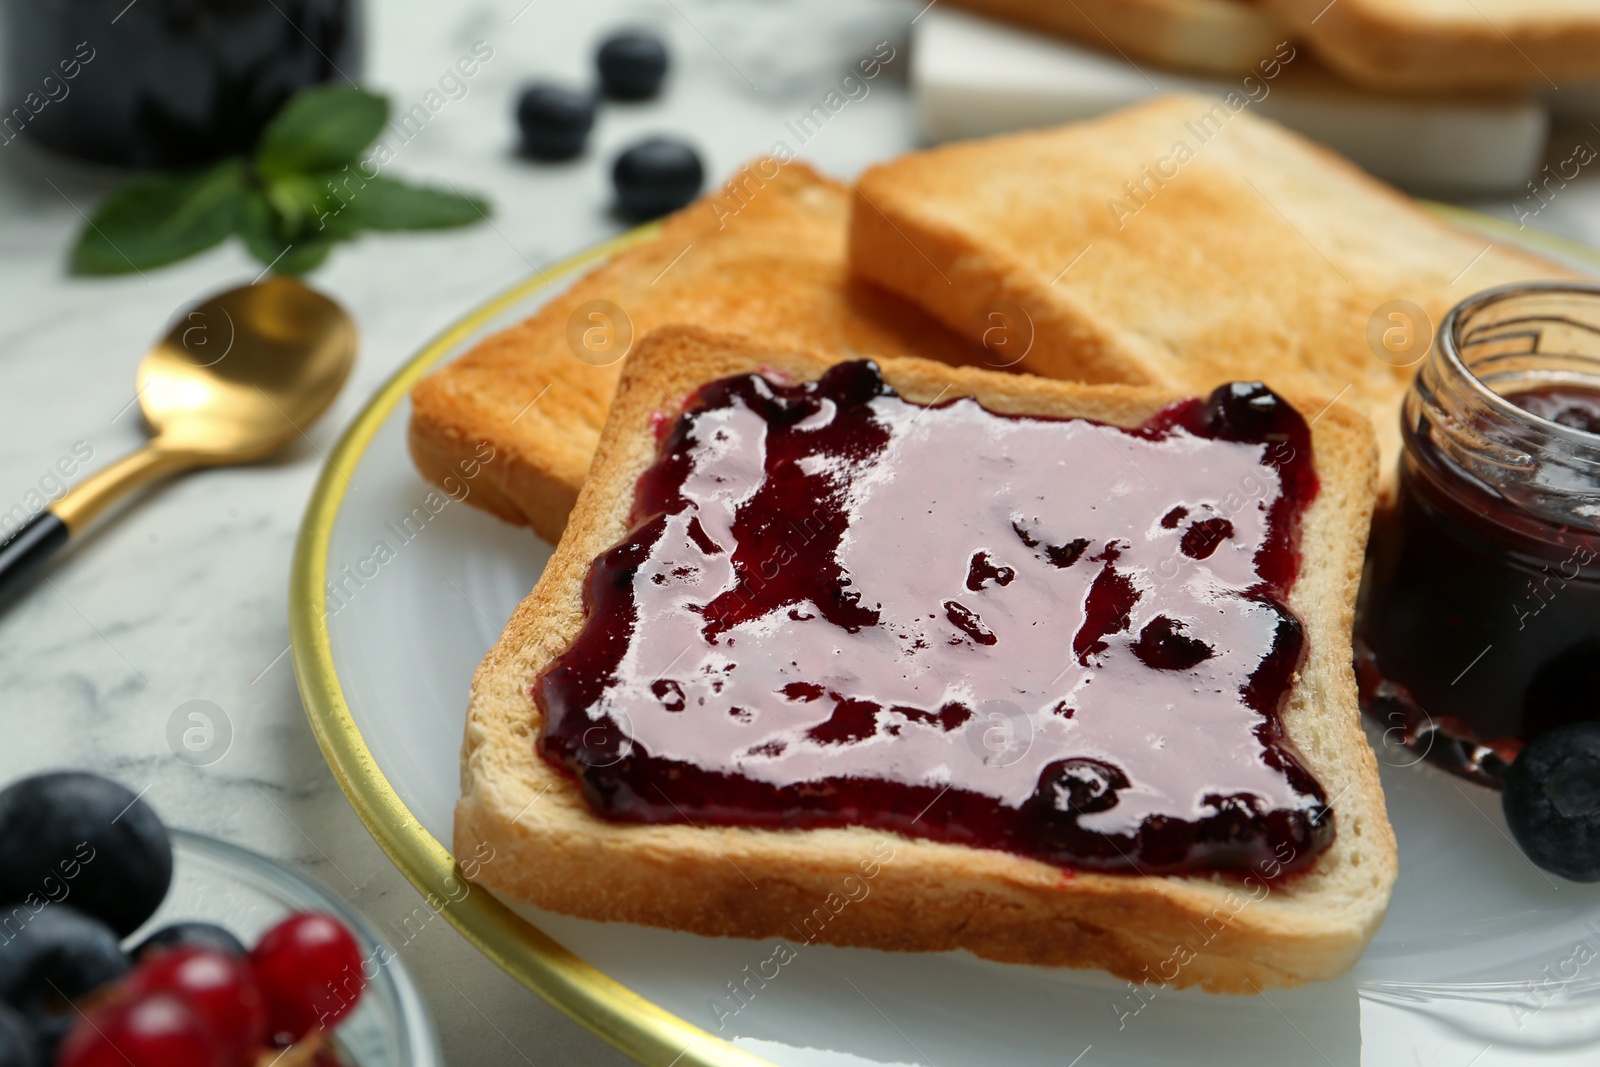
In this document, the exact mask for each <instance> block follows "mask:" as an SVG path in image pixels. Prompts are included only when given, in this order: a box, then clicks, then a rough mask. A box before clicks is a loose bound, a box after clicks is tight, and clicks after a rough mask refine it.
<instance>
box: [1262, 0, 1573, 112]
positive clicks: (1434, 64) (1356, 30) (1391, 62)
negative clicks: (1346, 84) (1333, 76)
mask: <svg viewBox="0 0 1600 1067" xmlns="http://www.w3.org/2000/svg"><path fill="white" fill-rule="evenodd" d="M1263 6H1264V7H1265V8H1266V9H1267V10H1269V11H1271V12H1273V13H1274V14H1276V15H1277V16H1279V17H1280V18H1281V19H1282V20H1283V21H1284V22H1285V23H1287V24H1288V25H1289V26H1292V27H1293V29H1294V32H1295V34H1296V35H1297V36H1299V37H1302V38H1303V39H1304V40H1305V41H1306V43H1307V44H1308V45H1309V46H1310V47H1311V49H1312V50H1313V51H1314V52H1316V53H1317V55H1318V56H1320V57H1321V58H1322V59H1323V60H1324V61H1325V62H1326V63H1327V64H1328V66H1330V67H1332V68H1333V69H1334V70H1336V71H1338V72H1339V73H1341V74H1343V75H1344V76H1346V77H1347V78H1349V79H1350V80H1351V81H1354V82H1357V83H1359V84H1362V85H1369V86H1372V87H1374V88H1378V89H1387V90H1395V91H1413V92H1415V91H1419V90H1420V91H1426V92H1442V91H1457V92H1459V91H1463V90H1466V91H1472V90H1479V91H1482V90H1496V89H1543V88H1545V87H1547V86H1548V87H1550V88H1555V87H1556V86H1557V85H1558V84H1566V83H1568V82H1573V81H1594V80H1596V79H1597V78H1600V5H1596V4H1595V3H1593V2H1592V0H1339V2H1338V3H1336V4H1329V3H1327V2H1326V0H1263Z"/></svg>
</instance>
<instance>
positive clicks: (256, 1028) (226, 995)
mask: <svg viewBox="0 0 1600 1067" xmlns="http://www.w3.org/2000/svg"><path fill="white" fill-rule="evenodd" d="M124 988H125V989H126V990H127V992H128V994H129V995H131V996H134V997H141V996H147V995H151V994H155V993H171V994H172V995H173V996H175V997H177V998H179V999H180V1000H182V1001H183V1002H184V1003H185V1004H187V1005H189V1007H190V1009H191V1010H193V1011H194V1012H195V1014H197V1015H199V1016H200V1018H201V1019H203V1020H205V1022H206V1023H207V1024H208V1025H209V1026H210V1027H211V1032H212V1033H214V1034H215V1035H216V1036H217V1039H218V1041H219V1042H220V1043H221V1044H222V1045H223V1046H224V1048H225V1049H226V1050H227V1052H228V1058H229V1060H230V1062H231V1061H235V1060H241V1059H243V1058H244V1055H245V1053H247V1052H249V1051H251V1050H252V1049H255V1048H259V1047H260V1046H262V1045H264V1044H266V1041H267V1002H266V998H265V997H263V996H262V995H261V989H260V987H259V986H258V985H256V978H255V975H254V974H252V973H251V971H250V966H249V964H247V963H245V961H244V960H241V959H238V958H236V957H233V956H229V955H228V954H226V953H224V952H218V951H216V950H215V949H208V948H179V949H166V950H164V951H157V952H156V953H155V954H154V955H153V956H152V957H150V959H149V960H148V961H147V962H145V963H143V964H140V966H139V967H138V969H137V970H135V971H134V972H133V974H132V975H131V976H130V977H129V978H128V980H127V983H126V985H125V986H124Z"/></svg>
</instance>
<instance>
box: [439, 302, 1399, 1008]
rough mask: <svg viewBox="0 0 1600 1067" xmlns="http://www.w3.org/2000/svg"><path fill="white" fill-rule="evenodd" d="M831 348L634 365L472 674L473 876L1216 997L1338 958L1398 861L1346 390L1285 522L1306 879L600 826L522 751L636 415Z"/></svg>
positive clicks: (646, 421)
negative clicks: (1364, 639) (1295, 620)
mask: <svg viewBox="0 0 1600 1067" xmlns="http://www.w3.org/2000/svg"><path fill="white" fill-rule="evenodd" d="M830 362H831V361H830V360H824V359H821V358H819V357H817V356H812V355H804V354H796V353H787V352H783V351H779V350H761V349H758V348H754V347H752V346H751V345H750V344H749V343H748V342H747V341H744V340H741V339H737V338H727V337H718V336H716V335H711V334H707V333H705V332H703V331H700V330H696V329H692V328H680V327H670V328H666V329H662V330H659V331H657V332H656V333H654V334H652V335H651V336H650V337H649V338H648V339H646V341H645V343H643V344H642V345H640V346H639V348H638V350H637V351H636V353H635V354H634V355H632V356H630V357H629V359H628V361H627V364H626V365H625V367H624V369H623V373H622V378H621V382H620V384H619V388H618V392H617V397H616V401H615V403H614V404H613V406H612V409H611V414H610V417H609V419H608V421H607V424H606V428H605V432H604V433H603V435H602V437H601V441H600V445H599V449H598V452H597V453H596V456H595V462H594V468H593V472H592V474H591V476H590V478H589V480H588V481H587V483H586V484H585V485H584V488H583V491H582V492H581V494H580V495H579V499H578V503H577V507H576V508H575V509H574V511H573V513H572V517H571V521H570V523H569V524H568V526H567V530H566V532H565V534H564V535H563V536H562V539H561V542H560V544H559V546H558V547H557V548H556V551H555V555H554V557H553V558H552V559H551V561H550V563H549V565H548V566H547V568H546V569H545V572H544V575H543V576H542V577H541V578H540V580H539V583H538V585H537V587H536V588H535V589H534V590H533V592H532V594H530V595H529V596H528V598H527V599H526V600H525V601H524V602H523V603H522V605H521V607H519V608H518V609H517V611H516V613H515V614H514V615H513V616H512V618H511V621H510V623H509V625H508V626H507V627H506V630H505V633H504V635H503V636H502V637H501V639H500V641H499V642H498V643H497V644H496V645H495V646H494V648H493V649H492V650H491V651H490V652H489V654H488V656H487V657H486V658H485V659H484V661H483V663H482V665H481V666H480V667H479V668H478V671H477V675H476V677H475V678H474V679H473V685H472V700H471V707H470V710H469V713H468V718H467V729H466V738H465V743H464V746H463V751H462V798H461V801H460V803H459V804H458V806H457V809H456V820H455V850H456V854H457V855H473V854H474V853H475V851H476V850H477V849H478V848H479V847H480V846H481V845H483V844H485V843H487V844H488V845H489V846H491V847H492V848H493V850H494V856H495V858H494V861H493V862H492V863H486V864H484V865H483V866H482V867H481V868H480V872H479V875H478V879H479V881H480V882H481V883H482V884H483V885H485V886H487V887H489V888H490V889H492V890H494V891H495V892H497V893H499V894H502V895H503V896H506V897H508V898H510V899H513V900H516V901H521V902H525V903H527V904H532V905H535V906H537V907H540V908H545V909H549V910H552V911H557V912H562V913H565V914H569V915H576V916H581V917H583V918H588V919H599V920H616V921H623V922H632V923H642V924H647V925H651V926H662V927H668V928H672V929H677V930H686V931H691V932H693V933H697V934H705V935H712V936H728V937H746V938H764V937H777V938H784V939H790V940H800V941H811V940H816V941H822V942H827V943H831V944H837V945H853V946H862V947H869V948H877V949H890V950H908V951H944V950H952V949H966V950H968V951H970V952H973V953H976V954H977V955H980V956H984V957H988V958H990V959H995V960H1001V961H1008V962H1016V963H1030V964H1046V965H1061V966H1070V967H1094V968H1101V969H1104V970H1107V971H1110V972H1112V973H1113V974H1116V975H1119V976H1121V977H1124V978H1127V979H1129V980H1130V981H1145V980H1148V981H1158V982H1159V981H1167V982H1170V983H1171V984H1174V985H1178V986H1190V985H1199V986H1203V987H1205V988H1207V989H1211V990H1216V991H1226V992H1251V991H1254V990H1258V989H1261V988H1264V987H1268V986H1283V985H1294V984H1298V983H1301V982H1305V981H1308V980H1312V979H1320V978H1328V977H1331V976H1333V975H1337V974H1339V973H1341V972H1343V971H1344V970H1346V969H1347V968H1348V967H1350V966H1351V964H1352V963H1353V962H1354V961H1355V959H1356V958H1357V956H1358V955H1359V954H1360V953H1361V951H1362V948H1363V947H1364V946H1365V945H1366V943H1367V941H1368V939H1369V938H1370V937H1371V936H1372V934H1373V932H1374V931H1376V929H1377V927H1378V924H1379V922H1380V921H1381V920H1382V918H1383V914H1384V909H1385V907H1386V905H1387V902H1388V898H1389V892H1390V888H1391V886H1392V885H1393V882H1394V878H1395V873H1396V855H1395V843H1394V835H1393V831H1392V830H1391V829H1390V826H1389V821H1388V818H1387V816H1386V814H1385V810H1384V802H1383V795H1382V792H1381V791H1380V788H1379V785H1378V773H1377V765H1376V761H1375V759H1374V758H1373V754H1372V751H1371V749H1370V748H1369V747H1368V745H1367V742H1366V740H1365V738H1364V735H1363V733H1362V731H1361V727H1360V725H1359V722H1358V715H1359V713H1358V711H1357V706H1356V689H1355V680H1354V677H1353V674H1352V670H1351V655H1350V629H1351V614H1352V606H1353V604H1354V601H1355V594H1356V586H1357V583H1358V581H1359V578H1360V570H1361V560H1362V552H1363V546H1364V544H1365V541H1366V533H1367V525H1368V520H1369V517H1370V514H1371V509H1372V502H1373V480H1374V471H1375V466H1374V451H1375V450H1374V447H1373V441H1372V434H1371V429H1370V427H1369V426H1368V424H1367V422H1366V420H1365V419H1364V418H1363V417H1362V416H1360V415H1359V414H1357V413H1355V412H1354V411H1352V410H1349V409H1347V408H1346V407H1344V406H1343V405H1341V404H1334V405H1332V406H1330V407H1327V408H1326V410H1325V411H1324V412H1323V414H1322V415H1321V417H1320V418H1318V419H1317V420H1316V422H1315V424H1314V425H1313V428H1312V432H1313V449H1314V452H1315V455H1316V462H1317V469H1318V471H1319V474H1320V477H1321V479H1322V490H1321V492H1320V493H1319V495H1318V496H1317V498H1316V500H1315V502H1314V503H1313V504H1312V505H1311V507H1310V508H1309V509H1307V511H1306V513H1305V516H1304V523H1303V534H1302V544H1303V545H1304V546H1305V563H1304V567H1303V573H1302V575H1301V577H1300V578H1299V580H1298V581H1297V583H1296V584H1295V586H1294V589H1293V591H1292V593H1291V596H1290V606H1291V608H1292V609H1293V610H1294V611H1295V612H1296V613H1297V614H1298V615H1299V617H1300V618H1301V620H1302V621H1303V623H1304V624H1305V627H1306V631H1307V635H1308V645H1309V649H1310V651H1309V655H1308V659H1307V662H1306V664H1305V667H1304V668H1303V670H1302V672H1301V674H1300V676H1299V678H1298V681H1297V684H1296V687H1295V689H1294V691H1293V694H1292V696H1291V698H1290V701H1289V704H1288V707H1287V709H1286V712H1285V715H1284V724H1285V728H1286V730H1287V733H1288V735H1289V737H1290V738H1291V739H1292V740H1293V741H1294V743H1295V744H1296V745H1297V746H1298V748H1299V750H1300V752H1301V753H1302V755H1303V757H1304V758H1305V761H1306V764H1307V766H1308V767H1309V768H1310V770H1311V771H1312V772H1313V773H1314V774H1315V775H1316V776H1317V778H1318V779H1319V780H1320V782H1321V783H1322V785H1323V787H1324V789H1325V790H1326V791H1327V795H1328V796H1329V797H1330V798H1331V799H1332V801H1333V807H1334V810H1335V813H1336V818H1337V820H1338V822H1337V827H1338V829H1337V833H1336V837H1335V840H1334V843H1333V845H1332V846H1331V847H1330V848H1329V850H1328V851H1327V852H1326V853H1324V854H1323V855H1322V856H1321V857H1319V858H1318V860H1317V862H1316V863H1315V865H1314V866H1313V867H1312V869H1311V870H1310V871H1309V872H1307V873H1305V874H1301V875H1297V876H1295V877H1293V878H1290V879H1285V880H1283V881H1281V882H1279V883H1276V884H1272V885H1270V887H1269V886H1268V884H1267V883H1265V882H1262V881H1260V880H1255V881H1254V882H1251V881H1248V880H1247V881H1246V882H1244V883H1241V882H1239V881H1237V880H1232V879H1228V878H1224V877H1221V876H1209V877H1144V876H1137V875H1105V874H1094V873H1082V872H1079V873H1067V872H1063V871H1062V870H1061V869H1060V868H1058V867H1055V866H1053V865H1050V864H1047V863H1042V862H1039V861H1036V860H1032V859H1027V858H1024V857H1020V856H1016V855H1012V854H1010V853H1006V852H1000V851H991V850H981V849H972V848H965V847H961V846H957V845H950V844H943V843H937V842H931V841H923V840H913V839H910V838H907V837H902V836H899V835H896V834H889V833H883V832H879V831H875V830H868V829H864V828H843V829H818V830H787V831H772V830H758V829H751V828H745V827H732V826H703V827H695V826H690V825H628V824H622V823H615V822H610V821H607V820H605V819H603V818H600V817H598V816H597V815H595V814H594V813H593V812H592V810H591V809H590V808H589V807H588V806H587V804H586V802H585V801H584V799H583V797H582V795H581V793H580V790H579V789H578V787H577V785H576V783H575V782H574V780H573V779H572V778H571V777H570V776H568V775H567V774H565V773H564V772H562V771H558V770H557V769H556V768H554V767H553V766H552V765H551V764H549V763H547V762H546V761H545V760H544V759H542V758H541V757H540V756H538V755H537V754H536V752H535V740H536V738H537V737H538V735H539V733H540V729H541V723H540V717H539V713H538V709H537V707H536V705H535V704H534V702H533V701H532V699H531V698H530V696H529V686H530V683H531V682H532V680H533V678H534V676H535V675H536V674H537V672H538V671H539V670H540V669H541V668H542V667H544V666H545V665H546V664H547V663H548V662H549V661H550V659H551V658H552V657H553V656H555V655H556V654H558V653H559V652H560V651H561V650H562V649H563V648H565V647H566V645H567V644H568V643H569V642H570V640H571V639H572V637H573V636H574V635H575V634H576V632H577V631H578V629H579V628H580V627H581V625H582V624H583V621H584V608H583V601H582V585H583V581H584V578H585V576H586V574H587V572H588V568H589V565H590V563H591V561H592V560H593V559H594V558H595V557H596V556H597V555H599V554H600V553H601V552H602V551H603V550H604V549H606V548H608V547H609V546H611V545H612V544H614V543H615V542H617V541H618V540H620V539H621V538H622V537H623V535H624V534H625V533H626V531H627V529H628V527H627V512H628V510H629V507H630V504H631V501H632V497H633V486H634V483H635V481H636V480H637V478H638V476H639V474H640V473H641V472H642V471H643V470H644V469H645V468H646V467H648V466H649V465H650V464H651V463H652V462H653V461H654V459H655V454H656V447H657V446H656V437H655V434H654V431H653V429H652V427H653V425H654V420H656V419H657V418H658V417H659V416H661V415H662V414H666V415H669V416H670V415H672V414H674V411H675V409H674V407H673V401H675V399H676V398H682V397H685V396H687V395H689V394H690V393H691V392H692V391H693V390H694V389H695V388H696V387H697V386H699V385H700V384H703V383H704V382H706V381H710V380H714V379H717V378H721V377H725V376H728V375H733V374H739V373H749V372H752V371H777V372H780V373H782V374H786V375H788V376H790V377H791V378H792V379H794V380H810V379H814V378H815V377H817V376H818V375H819V374H820V373H821V372H822V371H823V370H824V369H825V368H826V367H827V366H828V365H829V363H830ZM880 366H881V367H882V369H883V372H884V376H885V377H886V378H887V380H888V381H889V382H890V383H891V384H892V385H893V386H894V388H895V389H896V390H898V391H899V392H900V393H901V394H902V395H904V396H905V397H907V398H908V399H911V400H913V401H919V402H923V403H931V402H933V401H935V400H937V399H940V398H948V397H949V395H951V394H955V395H970V396H973V397H976V398H977V399H978V400H979V401H981V402H982V403H984V404H985V405H986V406H988V407H990V408H991V409H993V410H996V411H1004V412H1013V413H1033V414H1042V415H1059V416H1072V415H1088V416H1091V417H1094V418H1098V419H1102V420H1105V421H1108V422H1111V423H1117V424H1122V425H1131V424H1134V423H1137V422H1140V421H1143V420H1144V419H1145V418H1147V417H1148V416H1150V415H1151V414H1153V413H1154V412H1156V411H1157V410H1159V409H1160V408H1161V407H1162V406H1164V405H1165V404H1166V403H1168V402H1170V400H1171V399H1173V395H1172V394H1171V393H1170V392H1169V391H1166V390H1152V389H1142V388H1136V387H1131V386H1125V385H1101V386H1091V385H1077V384H1065V385H1064V384H1062V383H1057V382H1049V381H1045V380H1043V379H1040V378H1035V377H1032V376H1026V375H1005V374H997V373H994V372H991V371H982V370H974V369H968V368H954V367H950V366H946V365H941V364H937V363H933V362H929V361H925V360H919V359H886V360H882V361H880ZM1291 402H1294V401H1291ZM1296 406H1297V407H1298V408H1299V410H1301V411H1314V410H1316V409H1318V408H1322V407H1323V404H1322V402H1321V401H1311V402H1296ZM874 859H876V862H875V863H874V862H873V861H874ZM869 865H870V866H869ZM869 872H870V873H869ZM1186 949H1187V950H1188V952H1187V954H1186ZM1178 961H1181V962H1178Z"/></svg>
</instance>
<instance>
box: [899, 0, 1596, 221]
mask: <svg viewBox="0 0 1600 1067" xmlns="http://www.w3.org/2000/svg"><path fill="white" fill-rule="evenodd" d="M956 8H963V9H965V10H964V11H963V10H956ZM1041 31H1042V32H1041ZM913 33H914V41H913V44H914V47H913V64H912V85H913V90H914V92H915V95H916V98H917V104H918V110H919V114H920V118H921V121H922V125H923V132H924V135H925V136H926V137H927V138H928V139H930V140H933V141H942V140H948V139H951V138H957V137H972V136H981V135H984V134H990V133H999V132H1005V131H1009V130H1015V129H1023V128H1029V127H1034V126H1041V125H1049V124H1052V123H1057V122H1063V121H1070V120H1074V119H1082V118H1091V117H1094V116H1096V115H1099V114H1102V113H1104V112H1107V111H1111V110H1114V109H1116V108H1119V107H1123V106H1126V105H1129V104H1133V103H1137V102H1138V101H1140V100H1143V99H1145V98H1148V97H1150V96H1154V95H1157V94H1158V93H1163V92H1170V91H1189V92H1201V93H1207V94H1210V95H1216V96H1222V97H1227V96H1229V95H1232V96H1233V97H1234V98H1236V99H1238V100H1242V101H1243V102H1244V105H1245V106H1248V107H1253V108H1255V109H1256V110H1258V111H1259V112H1260V113H1261V114H1263V115H1266V116H1268V117H1270V118H1273V119H1276V120H1278V121H1280V122H1282V123H1284V124H1285V125H1287V126H1289V127H1290V128H1292V129H1295V130H1297V131H1299V132H1301V133H1304V134H1306V135H1308V136H1310V137H1312V138H1313V139H1315V140H1317V141H1320V142H1322V143H1323V144H1326V145H1328V146H1329V147H1332V148H1334V149H1336V150H1338V151H1340V152H1342V153H1343V154H1345V155H1347V156H1349V157H1350V158H1351V159H1352V160H1354V161H1355V162H1356V163H1358V164H1360V165H1361V166H1362V167H1363V168H1365V169H1366V170H1368V171H1369V172H1371V173H1373V174H1375V175H1376V176H1378V177H1380V178H1384V179H1385V180H1388V181H1392V182H1394V183H1396V184H1398V185H1400V186H1401V187H1403V188H1406V189H1408V190H1410V191H1413V192H1420V193H1435V194H1444V195H1483V194H1489V193H1503V192H1506V191H1509V190H1514V189H1518V188H1522V187H1524V186H1525V184H1526V183H1528V182H1530V181H1533V180H1535V179H1536V178H1537V177H1538V176H1539V174H1540V170H1541V167H1542V165H1544V164H1545V163H1546V146H1547V143H1548V142H1549V141H1550V138H1551V131H1552V117H1553V116H1555V117H1557V118H1558V119H1566V120H1568V121H1569V122H1570V126H1571V129H1572V131H1573V135H1574V136H1573V137H1572V138H1569V137H1567V136H1566V133H1565V129H1564V128H1563V127H1561V126H1558V127H1557V129H1558V131H1559V132H1560V134H1561V137H1560V139H1561V141H1562V142H1563V144H1564V142H1565V141H1566V140H1571V139H1574V138H1577V139H1580V140H1585V141H1588V142H1594V143H1595V145H1596V146H1600V135H1597V134H1596V132H1595V129H1594V128H1593V127H1592V126H1591V125H1590V124H1589V123H1590V120H1592V119H1596V118H1597V117H1600V4H1597V3H1594V2H1593V0H1333V2H1331V3H1330V2H1329V0H1073V2H1070V3H1051V2H1048V0H951V3H949V4H938V5H936V6H930V7H929V8H928V9H927V10H926V11H925V12H924V13H923V15H922V16H921V17H919V18H918V20H917V22H916V23H915V24H914V27H913ZM1568 177H1570V175H1568Z"/></svg>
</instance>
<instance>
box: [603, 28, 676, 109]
mask: <svg viewBox="0 0 1600 1067" xmlns="http://www.w3.org/2000/svg"><path fill="white" fill-rule="evenodd" d="M595 62H596V64H597V65H598V66H599V68H600V88H601V90H602V91H604V93H605V94H606V95H607V96H609V97H610V98H611V99H613V100H646V99H648V98H650V97H652V96H655V95H656V93H658V92H660V91H661V81H662V79H663V78H665V77H666V76H667V46H666V44H665V43H664V42H663V41H662V40H661V38H659V37H657V36H656V35H655V34H653V33H641V32H637V31H635V32H630V33H618V34H614V35H613V36H611V37H608V38H606V40H605V43H604V44H602V45H601V46H600V52H599V54H598V55H597V56H596V58H595Z"/></svg>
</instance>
